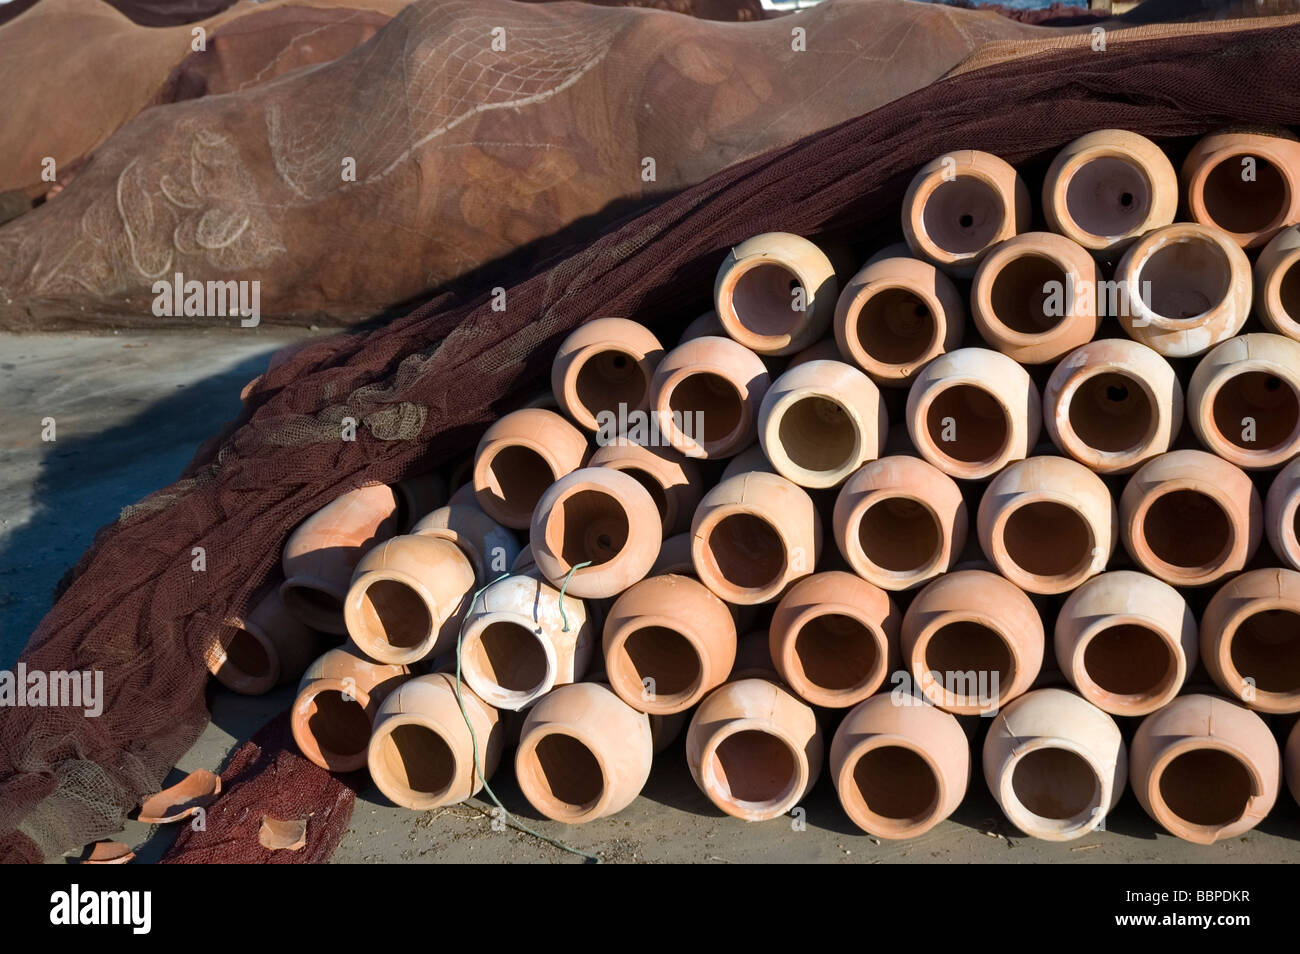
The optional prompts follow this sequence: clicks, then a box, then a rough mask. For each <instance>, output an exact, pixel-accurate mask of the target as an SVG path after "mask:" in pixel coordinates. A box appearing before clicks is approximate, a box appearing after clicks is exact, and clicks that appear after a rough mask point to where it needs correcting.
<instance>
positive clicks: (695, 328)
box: [677, 309, 727, 345]
mask: <svg viewBox="0 0 1300 954" xmlns="http://www.w3.org/2000/svg"><path fill="white" fill-rule="evenodd" d="M725 337H727V329H725V328H723V327H722V322H720V321H718V313H717V312H716V311H714V310H712V309H709V310H708V311H706V312H705V313H704V314H702V315H700V316H699V317H698V318H695V319H693V320H692V321H691V323H690V324H689V325H687V326H686V329H685V330H684V331H683V332H682V334H681V337H680V338H678V339H677V343H678V344H679V345H683V344H686V342H688V341H694V340H695V339H696V338H725Z"/></svg>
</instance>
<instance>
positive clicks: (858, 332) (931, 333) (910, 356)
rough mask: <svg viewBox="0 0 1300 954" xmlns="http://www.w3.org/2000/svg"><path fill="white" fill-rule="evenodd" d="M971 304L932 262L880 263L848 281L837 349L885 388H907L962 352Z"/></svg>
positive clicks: (838, 309)
mask: <svg viewBox="0 0 1300 954" xmlns="http://www.w3.org/2000/svg"><path fill="white" fill-rule="evenodd" d="M965 324H966V305H965V303H964V302H963V301H962V297H961V295H960V294H959V293H958V292H957V287H956V286H955V285H954V284H953V283H952V279H950V278H949V277H948V276H947V275H945V274H944V273H943V272H941V271H939V270H938V269H937V268H935V267H934V266H933V265H931V264H930V263H929V262H922V261H920V260H919V259H915V258H881V259H876V260H873V261H871V262H869V263H868V264H867V265H866V266H865V267H864V268H863V269H862V270H861V271H859V272H858V273H857V274H856V275H854V276H853V277H852V278H851V279H849V283H848V284H847V285H846V286H845V287H844V290H843V291H842V292H840V297H839V301H838V302H837V303H836V306H835V344H836V345H837V346H838V348H839V353H840V354H842V355H843V356H844V360H845V361H851V362H852V363H854V364H856V365H857V366H858V367H860V368H861V369H862V370H863V371H865V372H867V374H868V375H870V376H871V380H873V381H875V382H876V384H878V385H880V386H881V387H893V388H902V387H907V385H908V384H910V383H911V381H912V376H913V375H915V374H916V372H917V371H919V370H920V369H921V368H923V367H924V366H925V364H926V362H928V361H929V360H930V359H932V358H934V357H937V356H938V355H941V354H943V353H944V352H945V351H952V350H954V349H955V348H958V347H960V345H961V337H962V330H963V328H964V327H965Z"/></svg>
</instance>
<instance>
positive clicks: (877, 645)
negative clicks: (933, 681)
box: [768, 570, 903, 709]
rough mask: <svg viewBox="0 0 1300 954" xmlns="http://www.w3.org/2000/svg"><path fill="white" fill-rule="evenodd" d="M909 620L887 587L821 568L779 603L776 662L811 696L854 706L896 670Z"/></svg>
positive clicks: (832, 705)
mask: <svg viewBox="0 0 1300 954" xmlns="http://www.w3.org/2000/svg"><path fill="white" fill-rule="evenodd" d="M902 619H903V614H902V613H901V612H899V609H898V607H897V606H895V605H894V601H893V600H891V599H890V598H889V594H888V593H886V592H885V591H884V590H882V589H881V588H880V587H878V586H873V585H872V584H870V583H868V582H867V581H866V580H864V579H861V578H860V577H857V576H854V575H853V574H852V573H842V572H840V571H838V570H831V571H829V572H824V573H814V574H813V575H812V576H807V577H804V578H803V579H802V580H800V581H799V582H798V583H796V584H795V585H794V586H792V587H790V590H789V592H787V593H786V594H785V596H783V597H782V598H781V602H779V603H778V604H777V605H776V612H775V613H774V614H773V615H772V623H771V626H770V627H769V628H768V639H769V651H770V652H771V654H772V662H773V663H775V665H776V669H777V672H778V673H780V675H781V678H782V679H784V680H785V682H786V685H788V686H789V687H790V688H791V689H793V690H794V691H795V692H796V693H797V694H798V695H799V697H800V698H802V699H803V700H804V701H805V702H809V703H812V704H813V705H815V706H824V707H826V708H829V709H847V708H848V707H849V706H853V705H857V704H858V703H859V702H861V701H862V700H863V699H865V698H867V696H870V695H872V694H873V693H874V692H875V691H876V690H877V689H879V688H880V687H881V686H882V685H884V682H885V677H886V676H888V675H889V673H890V672H892V671H893V670H894V668H895V666H896V664H897V663H898V627H899V624H900V623H901V622H902Z"/></svg>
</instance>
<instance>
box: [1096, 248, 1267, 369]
mask: <svg viewBox="0 0 1300 954" xmlns="http://www.w3.org/2000/svg"><path fill="white" fill-rule="evenodd" d="M1105 297H1106V299H1107V300H1106V301H1104V302H1103V303H1102V309H1103V312H1104V313H1105V314H1109V315H1115V316H1116V317H1118V318H1119V321H1120V324H1121V325H1123V326H1124V331H1125V332H1127V333H1128V335H1129V337H1131V338H1133V339H1135V340H1137V341H1140V342H1142V344H1144V345H1147V346H1148V347H1150V348H1154V349H1155V350H1156V351H1158V352H1160V353H1161V354H1163V355H1165V356H1166V357H1170V358H1188V357H1192V356H1194V355H1198V354H1204V353H1205V352H1206V351H1209V350H1210V349H1211V348H1212V347H1214V346H1215V345H1216V344H1218V343H1219V342H1220V341H1223V340H1225V339H1227V338H1231V337H1232V336H1233V335H1235V334H1236V333H1237V332H1238V331H1240V330H1241V326H1242V325H1243V324H1245V323H1246V318H1247V316H1249V314H1250V297H1251V276H1250V260H1249V259H1247V258H1246V253H1245V252H1243V251H1242V250H1241V249H1240V248H1239V247H1238V246H1237V244H1236V243H1235V242H1233V241H1232V239H1231V238H1229V237H1228V236H1227V235H1225V234H1224V233H1222V232H1220V231H1218V230H1217V229H1212V228H1207V227H1206V226H1204V225H1193V224H1191V223H1187V222H1180V223H1178V224H1176V225H1167V226H1165V227H1164V228H1162V229H1156V230H1155V231H1153V232H1148V233H1147V234H1146V235H1144V236H1142V237H1141V238H1140V239H1138V240H1137V241H1136V242H1134V243H1133V245H1131V246H1130V247H1129V250H1128V251H1127V252H1125V253H1124V257H1123V258H1122V259H1120V262H1119V266H1118V267H1117V268H1116V269H1115V280H1114V281H1113V282H1112V283H1111V284H1110V285H1108V286H1107V288H1106V296H1105Z"/></svg>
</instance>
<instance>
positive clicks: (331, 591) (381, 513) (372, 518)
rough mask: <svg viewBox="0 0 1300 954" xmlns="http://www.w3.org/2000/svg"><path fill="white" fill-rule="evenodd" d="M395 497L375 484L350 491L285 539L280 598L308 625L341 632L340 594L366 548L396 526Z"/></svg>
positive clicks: (389, 491) (395, 528)
mask: <svg viewBox="0 0 1300 954" xmlns="http://www.w3.org/2000/svg"><path fill="white" fill-rule="evenodd" d="M398 522H399V514H398V505H397V497H396V496H395V495H394V494H393V490H392V488H391V487H385V486H384V485H383V484H376V485H374V486H371V487H361V488H359V489H357V490H352V491H349V492H348V493H346V494H344V495H343V496H342V497H339V498H338V499H337V500H335V501H334V502H333V503H330V504H327V505H326V506H325V507H323V508H321V509H320V510H318V511H316V512H315V513H314V514H312V515H311V516H310V517H308V518H307V519H306V520H304V521H303V522H302V523H301V524H299V525H298V529H297V530H295V531H294V532H293V533H292V534H290V536H289V539H288V541H287V542H286V543H285V545H284V553H283V556H282V558H281V563H280V565H281V568H282V569H283V571H284V582H283V583H282V584H280V598H281V599H282V600H284V605H285V607H286V608H287V609H288V610H289V612H290V613H292V614H293V615H294V616H296V617H298V619H299V620H301V621H302V622H303V623H305V624H306V625H308V626H310V627H311V628H312V629H315V630H319V631H320V632H322V633H332V634H334V635H336V636H342V635H343V634H344V633H346V632H347V629H346V627H345V625H344V622H343V598H344V597H345V596H347V592H348V586H349V585H350V584H351V582H352V571H353V570H355V569H356V566H357V563H358V561H360V559H361V557H362V556H364V555H365V553H366V551H367V550H369V549H370V548H371V547H373V546H375V545H376V544H378V543H380V542H381V541H383V540H387V539H388V538H389V537H391V536H392V535H393V534H394V533H396V532H397V526H398Z"/></svg>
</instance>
